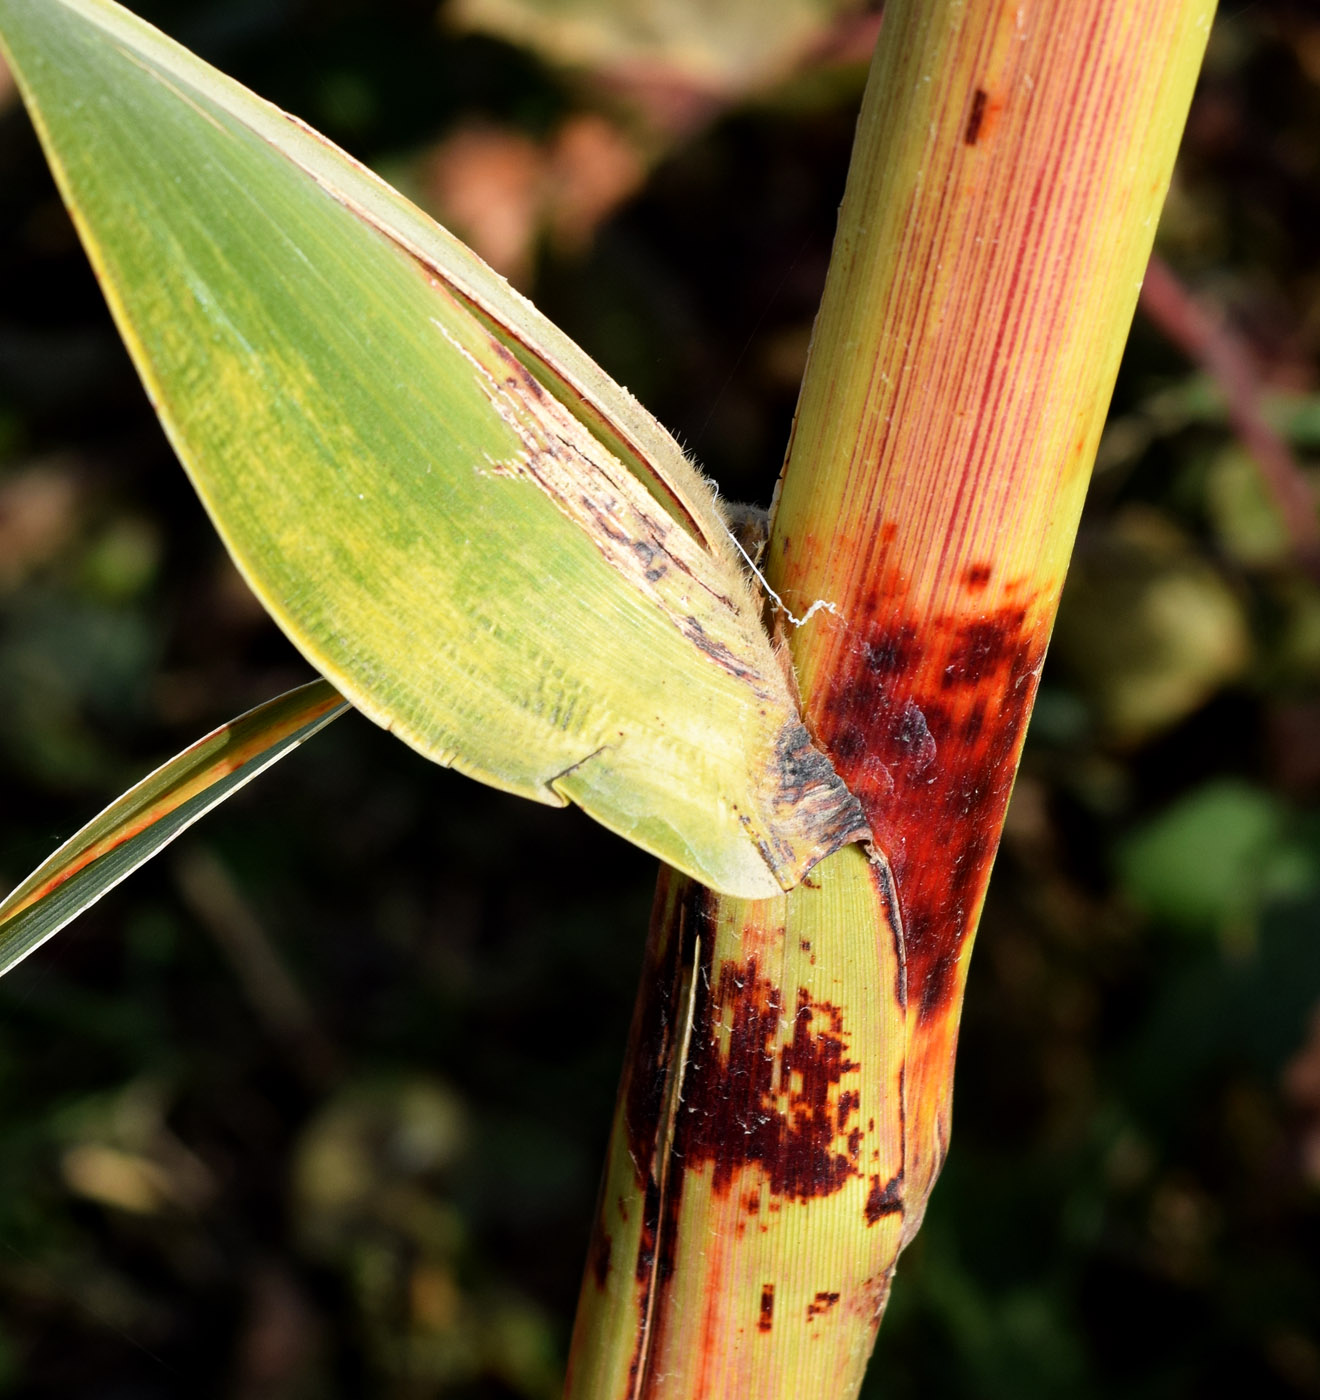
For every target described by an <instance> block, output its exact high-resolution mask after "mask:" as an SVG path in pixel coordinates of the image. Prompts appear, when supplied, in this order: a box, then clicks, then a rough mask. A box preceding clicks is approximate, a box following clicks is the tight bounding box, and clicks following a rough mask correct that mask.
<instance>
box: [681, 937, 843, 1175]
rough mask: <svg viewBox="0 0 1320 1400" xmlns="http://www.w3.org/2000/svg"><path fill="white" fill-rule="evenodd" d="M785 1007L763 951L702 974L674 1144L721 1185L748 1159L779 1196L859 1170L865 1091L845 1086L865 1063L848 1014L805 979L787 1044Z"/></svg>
mask: <svg viewBox="0 0 1320 1400" xmlns="http://www.w3.org/2000/svg"><path fill="white" fill-rule="evenodd" d="M785 1011H786V1008H785V1005H784V994H783V991H782V989H781V988H780V987H779V985H778V984H777V983H775V982H774V981H772V980H771V979H769V978H766V977H764V976H762V975H761V970H760V966H759V963H758V962H757V960H756V959H755V958H751V959H749V960H747V961H746V962H738V961H734V960H725V961H723V962H721V964H720V968H719V972H718V975H717V976H716V977H715V978H714V982H713V985H712V983H711V982H710V981H708V980H706V979H705V978H699V979H698V993H697V1000H696V1005H695V1008H694V1016H693V1030H692V1035H691V1039H690V1044H689V1061H688V1065H687V1069H686V1072H685V1074H684V1077H683V1107H682V1111H681V1113H680V1116H679V1120H678V1129H677V1134H676V1139H675V1150H676V1155H677V1156H678V1158H679V1159H680V1160H681V1161H682V1163H683V1165H684V1167H685V1168H686V1169H688V1170H693V1169H697V1168H700V1167H702V1166H704V1165H706V1164H710V1165H711V1166H713V1168H714V1170H713V1174H712V1179H711V1180H712V1189H713V1190H714V1191H715V1192H717V1193H724V1192H727V1191H728V1190H729V1189H730V1187H731V1185H732V1184H733V1182H734V1181H735V1179H736V1178H737V1177H738V1176H739V1174H740V1173H742V1172H743V1171H745V1170H746V1169H748V1168H750V1167H757V1168H759V1169H760V1170H761V1172H762V1173H763V1174H764V1177H765V1180H766V1184H767V1187H768V1189H769V1191H770V1193H771V1195H772V1196H776V1197H781V1198H783V1197H787V1198H791V1199H794V1200H799V1201H808V1200H812V1199H814V1198H816V1197H820V1196H828V1195H831V1194H832V1193H833V1192H835V1191H838V1190H839V1189H840V1188H841V1187H842V1186H843V1185H844V1184H845V1183H846V1182H847V1181H848V1180H849V1178H850V1177H853V1176H856V1175H857V1174H858V1169H857V1162H858V1158H859V1155H860V1151H861V1139H862V1135H861V1132H860V1129H857V1128H854V1126H853V1124H854V1120H855V1119H856V1118H857V1116H858V1112H859V1107H860V1103H861V1098H860V1095H859V1094H857V1093H856V1092H853V1091H850V1090H844V1089H842V1088H841V1085H842V1083H843V1080H844V1077H845V1076H846V1075H851V1074H855V1073H856V1072H858V1071H859V1070H860V1068H861V1066H860V1065H859V1064H858V1063H857V1062H856V1061H855V1060H853V1059H851V1058H850V1056H849V1050H848V1037H847V1034H846V1031H845V1029H844V1021H843V1013H842V1011H841V1010H840V1008H839V1007H837V1006H835V1005H833V1004H832V1003H830V1002H826V1001H818V1000H815V999H813V997H812V996H811V994H810V992H809V991H808V990H807V989H806V988H805V987H800V988H798V990H797V993H796V998H795V1002H794V1006H793V1013H792V1022H791V1024H792V1027H793V1035H792V1039H791V1040H789V1041H788V1042H787V1043H781V1042H780V1035H781V1031H780V1027H781V1025H782V1024H783V1021H784V1019H785ZM724 1027H727V1028H728V1029H727V1040H726V1038H725V1032H724V1030H723V1028H724Z"/></svg>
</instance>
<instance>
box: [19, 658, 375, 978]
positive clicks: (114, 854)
mask: <svg viewBox="0 0 1320 1400" xmlns="http://www.w3.org/2000/svg"><path fill="white" fill-rule="evenodd" d="M347 709H348V703H347V702H346V701H345V700H344V698H343V697H342V696H341V695H339V694H338V692H337V691H336V690H335V688H334V687H333V686H332V685H329V684H328V683H327V682H325V681H313V682H312V683H311V684H310V685H304V686H299V688H298V689H297V690H291V691H289V692H288V693H287V694H285V695H280V696H277V697H276V698H275V699H274V700H269V701H267V702H266V704H264V705H259V706H258V707H257V708H256V709H255V710H249V711H248V713H247V714H245V715H240V716H239V718H238V719H236V720H232V721H231V722H230V723H229V724H225V725H222V726H221V727H220V728H219V729H217V730H215V731H214V732H213V733H211V734H208V735H207V736H206V738H204V739H199V740H198V741H197V743H195V744H194V745H193V746H192V747H191V748H189V749H185V750H184V751H183V752H182V753H181V754H179V755H178V756H177V757H175V758H172V759H170V761H169V762H168V763H166V764H164V765H163V766H162V767H160V768H158V769H156V771H155V772H154V773H152V774H150V775H149V776H148V777H146V778H143V780H142V781H141V782H140V783H138V784H137V786H136V787H133V788H130V789H129V790H128V791H127V792H126V793H125V794H124V795H123V796H122V797H121V798H119V799H118V801H116V802H112V803H111V804H110V806H109V807H107V808H106V809H105V811H104V812H102V813H101V814H100V815H99V816H96V817H93V818H92V820H91V821H90V822H88V823H87V825H86V826H85V827H83V829H82V830H81V831H79V832H78V833H77V835H75V836H72V837H70V838H69V840H67V841H66V842H65V843H64V845H62V846H61V847H60V848H59V850H58V851H56V852H55V854H54V855H53V856H51V857H50V859H49V860H46V861H44V862H43V863H42V864H41V865H40V866H38V867H37V869H36V870H34V871H33V872H32V874H31V875H29V876H28V878H27V879H26V880H24V881H23V883H22V884H20V885H19V886H18V887H17V888H16V889H14V890H11V891H10V893H9V894H8V896H6V898H5V899H3V900H0V973H5V972H8V971H9V969H10V968H11V967H13V966H14V964H15V963H18V962H21V961H22V960H23V959H24V958H25V957H27V955H28V954H29V953H30V952H32V951H33V949H35V948H38V947H40V945H41V944H43V943H44V942H45V941H46V940H47V939H48V938H50V937H51V936H52V934H56V933H58V932H59V931H60V929H62V928H63V927H64V925H65V924H67V923H69V922H70V921H71V920H72V919H75V918H77V916H78V915H79V914H81V913H82V911H83V910H84V909H86V908H87V907H88V906H89V905H92V904H95V903H96V901H97V900H98V899H100V898H101V896H102V895H103V894H105V893H106V891H107V890H110V889H113V888H114V886H115V885H117V884H118V883H119V882H120V881H121V880H122V879H124V878H125V877H126V876H128V875H131V874H132V873H133V871H134V870H136V869H137V868H138V866H139V865H142V864H143V863H144V862H145V861H148V860H150V859H151V857H152V856H154V855H155V854H156V853H157V851H159V850H161V849H162V847H164V846H168V845H169V843H170V842H171V841H173V840H174V838H175V837H176V836H179V835H181V834H182V833H183V832H184V831H185V830H187V828H188V827H190V826H191V825H192V824H193V822H195V821H196V820H197V819H198V818H199V817H203V816H205V815H206V813H207V812H209V811H210V810H211V808H212V807H216V806H218V805H219V804H220V803H221V802H223V801H224V800H225V798H226V797H230V796H232V795H233V794H234V793H235V792H237V791H238V789H239V788H241V787H242V786H243V785H244V784H245V783H248V782H250V781H251V780H252V779H253V778H255V777H256V776H257V774H258V773H260V772H262V771H263V770H264V769H266V768H269V767H270V765H271V764H272V763H274V762H275V761H276V760H277V759H280V758H283V757H284V755H285V754H286V753H288V752H289V751H290V750H291V749H296V748H297V747H298V745H299V744H301V743H302V742H303V740H304V739H310V738H311V737H312V735H313V734H315V733H316V732H317V730H319V729H324V728H325V726H326V725H327V724H329V723H330V721H331V720H332V719H336V718H337V717H338V716H339V715H341V714H343V713H344V711H345V710H347Z"/></svg>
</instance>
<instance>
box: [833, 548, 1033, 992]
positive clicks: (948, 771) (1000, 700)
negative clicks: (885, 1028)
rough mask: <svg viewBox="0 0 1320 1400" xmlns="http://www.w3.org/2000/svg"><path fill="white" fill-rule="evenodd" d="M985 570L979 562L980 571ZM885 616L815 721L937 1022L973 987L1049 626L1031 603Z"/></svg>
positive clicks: (868, 630) (853, 650) (856, 646)
mask: <svg viewBox="0 0 1320 1400" xmlns="http://www.w3.org/2000/svg"><path fill="white" fill-rule="evenodd" d="M981 567H984V566H972V569H971V570H969V577H968V579H967V582H968V584H969V586H971V585H972V578H971V574H972V573H973V572H974V571H975V572H976V577H977V579H978V580H979V577H980V574H979V570H980V568H981ZM868 602H869V604H871V605H873V606H874V608H875V609H876V615H875V618H874V621H873V622H872V623H871V624H870V626H869V627H866V626H863V628H862V629H861V631H862V636H861V637H860V639H859V638H858V637H857V635H856V630H855V631H854V634H853V636H852V637H851V638H850V642H851V646H850V651H849V654H848V655H847V656H845V657H842V658H840V661H841V664H840V665H839V666H838V667H837V669H836V671H835V673H834V677H833V679H832V680H830V681H828V682H827V683H825V684H824V685H823V686H822V687H821V688H820V690H819V691H818V692H817V694H816V695H815V696H814V697H813V702H812V705H811V707H810V709H811V713H810V716H809V719H810V721H811V723H812V724H813V728H814V732H815V733H816V735H817V737H818V739H819V741H820V742H821V743H822V744H823V746H824V747H825V749H826V751H827V752H828V753H829V754H830V755H831V757H832V758H833V759H834V762H835V765H836V767H837V769H838V771H839V774H840V776H841V777H842V778H843V780H844V781H845V782H846V783H847V784H848V786H849V787H850V788H851V789H852V790H853V792H855V793H856V794H857V796H858V798H859V799H860V801H861V804H862V809H863V811H864V812H865V814H866V818H867V821H868V822H869V824H870V826H871V830H872V832H873V833H874V837H875V844H876V846H877V847H878V848H879V849H880V850H881V851H883V852H884V853H885V855H886V856H887V857H888V860H889V862H890V865H891V867H892V871H893V881H894V888H895V891H896V894H897V900H898V905H899V912H900V915H901V918H902V924H903V933H904V945H905V946H904V951H905V956H906V960H907V979H908V989H909V993H910V995H911V996H912V998H913V1000H914V1002H915V1004H916V1005H917V1006H918V1008H919V1009H920V1014H921V1016H922V1017H923V1019H924V1018H926V1017H929V1016H932V1015H935V1014H938V1013H939V1012H940V1011H941V1010H942V1009H943V1008H945V1007H947V1005H948V1002H949V999H950V997H951V996H952V995H954V993H955V990H956V988H957V987H958V985H959V977H958V970H959V966H960V958H961V953H962V947H963V943H964V941H965V939H966V937H967V934H968V933H969V932H970V929H971V926H972V921H973V919H974V918H975V915H976V911H977V910H978V908H979V906H980V902H981V898H982V896H983V894H984V891H985V886H986V882H987V881H988V879H989V873H990V866H991V863H992V862H993V860H994V855H995V851H996V849H997V847H998V843H999V832H1000V827H1001V825H1002V823H1003V817H1004V812H1005V809H1006V807H1007V805H1008V797H1009V793H1010V791H1011V788H1012V783H1013V774H1014V770H1015V768H1016V764H1017V757H1018V752H1019V749H1020V746H1021V739H1022V734H1023V730H1024V728H1025V725H1026V721H1027V717H1028V714H1029V713H1030V709H1031V704H1032V701H1033V699H1034V697H1035V691H1036V680H1037V676H1038V674H1039V669H1040V663H1041V660H1042V658H1043V656H1044V650H1045V641H1046V636H1047V629H1046V627H1045V625H1044V623H1043V622H1042V621H1041V620H1039V619H1038V618H1033V616H1032V614H1031V612H1030V611H1029V609H1028V607H1027V606H1025V605H1021V604H1018V603H1014V604H1012V605H1008V604H1006V605H1004V606H1002V607H1000V608H998V609H989V610H980V611H977V612H976V613H974V614H972V615H969V614H967V613H962V614H958V615H948V616H945V617H936V618H933V619H931V620H930V621H929V622H924V623H921V624H918V623H916V622H914V621H912V620H909V619H907V618H904V617H902V616H901V615H899V616H895V609H894V606H893V604H892V602H887V601H886V599H885V598H884V596H883V595H882V594H881V593H879V591H877V593H876V595H875V596H874V597H872V598H870V599H869V600H868Z"/></svg>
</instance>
